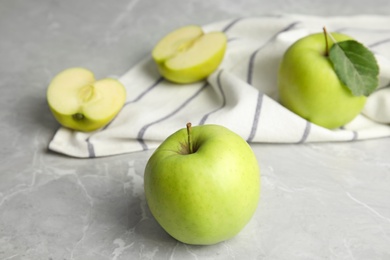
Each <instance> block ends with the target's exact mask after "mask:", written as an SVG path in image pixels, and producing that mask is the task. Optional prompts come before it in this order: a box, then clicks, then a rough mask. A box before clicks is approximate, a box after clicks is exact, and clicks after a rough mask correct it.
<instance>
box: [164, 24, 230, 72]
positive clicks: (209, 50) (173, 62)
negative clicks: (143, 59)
mask: <svg viewBox="0 0 390 260" xmlns="http://www.w3.org/2000/svg"><path fill="white" fill-rule="evenodd" d="M225 45H226V37H225V35H224V34H223V33H220V32H211V33H208V34H204V35H203V36H202V37H199V38H197V39H196V40H194V41H193V42H192V43H191V45H190V46H189V47H187V48H186V49H185V50H183V51H179V52H178V53H177V55H175V56H173V57H172V58H171V59H169V60H167V61H166V63H165V65H166V66H167V68H170V69H172V70H182V69H186V68H191V67H194V66H197V65H198V64H203V63H206V62H207V61H208V60H210V59H212V58H213V57H214V56H221V54H222V55H223V53H221V52H224V46H225Z"/></svg>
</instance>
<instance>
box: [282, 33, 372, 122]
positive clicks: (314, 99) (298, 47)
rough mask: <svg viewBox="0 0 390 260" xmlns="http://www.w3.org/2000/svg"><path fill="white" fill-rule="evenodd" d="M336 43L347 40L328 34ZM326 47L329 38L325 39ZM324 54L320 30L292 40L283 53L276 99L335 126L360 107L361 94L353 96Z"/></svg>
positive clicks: (330, 44) (315, 119)
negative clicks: (293, 41) (291, 43)
mask: <svg viewBox="0 0 390 260" xmlns="http://www.w3.org/2000/svg"><path fill="white" fill-rule="evenodd" d="M332 36H333V37H334V38H335V39H336V41H337V42H339V41H344V40H349V39H351V38H350V37H349V36H347V35H343V34H339V33H332ZM328 42H329V49H330V47H331V46H332V41H331V40H330V39H329V40H328ZM325 53H326V40H325V36H324V34H323V33H317V34H311V35H309V36H306V37H304V38H302V39H300V40H298V41H297V42H295V43H294V44H293V45H292V46H290V48H289V49H288V50H287V51H286V53H285V54H284V56H283V59H282V62H281V65H280V69H279V74H278V87H279V96H280V102H281V104H282V105H284V106H285V107H286V108H288V109H290V110H291V111H293V112H294V113H296V114H298V115H300V116H301V117H303V118H305V119H307V120H309V121H311V122H313V123H315V124H317V125H320V126H323V127H326V128H330V129H333V128H337V127H340V126H343V125H345V124H346V123H348V122H350V121H351V120H352V119H354V118H355V117H356V116H357V115H358V114H359V113H360V112H361V110H362V109H363V107H364V104H365V102H366V97H365V96H354V95H353V94H352V92H351V91H350V90H349V89H348V88H347V87H346V86H345V85H344V84H343V83H342V82H341V81H340V80H339V78H338V76H337V75H336V73H335V71H334V68H333V65H332V63H331V61H330V60H329V58H328V57H327V56H326V55H325Z"/></svg>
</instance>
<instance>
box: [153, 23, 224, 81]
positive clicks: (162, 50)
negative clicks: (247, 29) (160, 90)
mask: <svg viewBox="0 0 390 260" xmlns="http://www.w3.org/2000/svg"><path fill="white" fill-rule="evenodd" d="M226 44H227V38H226V35H225V34H224V33H223V32H210V33H204V32H203V30H202V28H201V27H199V26H195V25H190V26H185V27H182V28H179V29H177V30H175V31H173V32H171V33H169V34H168V35H166V36H165V37H164V38H163V39H161V40H160V41H159V42H158V43H157V45H156V46H155V47H154V49H153V52H152V57H153V59H154V61H155V62H156V64H157V67H158V69H159V72H160V74H161V75H162V76H163V77H164V78H166V79H168V80H170V81H172V82H175V83H192V82H196V81H199V80H202V79H204V78H206V77H207V76H208V75H210V74H211V73H212V72H213V71H214V70H216V69H217V68H218V66H219V64H220V63H221V62H222V60H223V57H224V54H225V50H226Z"/></svg>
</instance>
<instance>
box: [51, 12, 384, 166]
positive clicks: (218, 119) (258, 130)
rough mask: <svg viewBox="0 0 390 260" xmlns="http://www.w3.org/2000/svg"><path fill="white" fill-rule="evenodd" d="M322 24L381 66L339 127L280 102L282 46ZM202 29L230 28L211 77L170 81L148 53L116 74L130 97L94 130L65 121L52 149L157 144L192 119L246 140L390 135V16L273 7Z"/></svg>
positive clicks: (101, 150) (94, 150)
mask: <svg viewBox="0 0 390 260" xmlns="http://www.w3.org/2000/svg"><path fill="white" fill-rule="evenodd" d="M324 26H326V27H327V29H328V31H338V32H342V33H345V34H348V35H350V36H352V37H354V38H355V39H357V40H358V41H360V42H362V43H363V44H365V45H366V46H367V47H368V48H370V49H371V50H372V51H373V52H374V54H375V55H376V58H377V60H378V63H379V66H380V84H379V86H378V90H377V91H376V92H374V94H372V95H371V96H370V97H369V99H368V102H367V106H366V107H365V109H364V111H363V112H362V114H360V115H359V116H358V117H357V118H356V119H355V120H354V121H353V122H351V123H350V124H348V125H346V126H343V127H341V128H339V129H335V130H328V129H325V128H322V127H320V126H317V125H315V124H312V123H310V122H307V121H306V120H304V119H302V118H301V117H299V116H298V115H296V114H294V113H292V112H290V111H289V110H287V109H285V108H284V107H283V106H281V105H280V104H279V103H278V91H277V71H278V66H279V62H280V60H281V58H282V55H283V53H284V51H285V50H286V49H287V48H288V47H289V46H290V45H291V44H292V43H293V42H294V41H296V40H297V39H299V38H301V37H303V36H305V35H307V34H310V33H314V32H321V31H322V28H323V27H324ZM204 29H205V31H215V30H219V31H224V32H225V33H226V34H227V36H228V48H227V52H226V54H225V58H224V61H223V62H222V64H221V65H220V67H219V69H218V70H217V71H215V72H214V73H213V74H212V75H210V76H209V78H208V79H207V80H205V81H203V82H198V83H195V84H187V85H176V84H172V83H170V82H168V81H166V80H164V79H163V78H162V77H161V76H160V75H159V73H158V72H157V69H156V66H155V64H154V63H153V61H152V59H151V57H147V58H146V59H145V60H143V61H142V62H140V63H139V64H137V65H136V66H135V67H133V68H131V69H130V70H129V71H128V72H127V73H126V74H125V75H123V76H122V77H120V78H119V79H120V81H121V82H122V83H123V84H124V85H125V86H126V88H127V102H126V104H125V106H124V107H123V109H122V110H121V112H120V113H119V114H118V116H117V117H116V118H115V119H114V120H113V121H112V122H111V123H110V124H109V125H108V126H106V127H105V128H103V129H101V130H98V131H95V132H92V133H82V132H77V131H71V130H69V129H66V128H60V129H59V130H58V131H57V132H56V134H55V136H54V137H53V139H52V140H51V142H50V144H49V149H50V150H52V151H56V152H59V153H62V154H66V155H69V156H73V157H82V158H88V157H99V156H109V155H115V154H122V153H129V152H135V151H142V150H147V149H152V148H156V147H157V146H158V145H159V144H160V143H161V142H162V141H163V140H164V139H165V138H166V137H167V136H169V135H170V134H172V133H173V132H175V131H177V130H178V129H180V128H184V127H185V124H186V123H187V122H192V124H193V125H203V124H220V125H223V126H226V127H228V128H229V129H231V130H232V131H234V132H236V133H238V134H239V135H241V136H242V137H243V138H244V139H245V140H247V141H248V142H249V143H261V142H264V143H306V142H332V141H354V140H362V139H370V138H381V137H387V136H390V126H389V123H390V17H384V16H350V17H328V18H325V17H311V16H300V15H280V16H276V15H275V16H261V17H244V18H240V19H232V20H227V21H221V22H216V23H213V24H210V25H207V26H204ZM308 66H310V64H308Z"/></svg>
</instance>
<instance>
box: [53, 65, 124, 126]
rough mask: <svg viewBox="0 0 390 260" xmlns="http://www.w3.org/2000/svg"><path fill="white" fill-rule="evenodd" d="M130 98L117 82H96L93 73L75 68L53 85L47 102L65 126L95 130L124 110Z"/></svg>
mask: <svg viewBox="0 0 390 260" xmlns="http://www.w3.org/2000/svg"><path fill="white" fill-rule="evenodd" d="M125 99H126V90H125V88H124V86H123V85H122V84H121V83H120V82H119V81H117V80H115V79H102V80H98V81H96V80H95V77H94V75H93V73H92V72H90V71H89V70H87V69H83V68H71V69H67V70H64V71H63V72H61V73H59V74H58V75H57V76H56V77H54V79H53V80H52V82H51V83H50V85H49V88H48V90H47V100H48V103H49V107H50V109H51V110H52V112H53V114H54V116H55V118H56V119H57V121H59V122H60V123H61V124H62V125H63V126H66V127H69V128H72V129H76V130H82V131H92V130H95V129H97V128H100V127H101V126H103V125H104V124H106V123H108V122H109V121H111V119H112V118H113V117H114V116H115V115H116V114H117V113H118V112H119V111H120V109H121V108H122V106H123V104H124V102H125Z"/></svg>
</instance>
